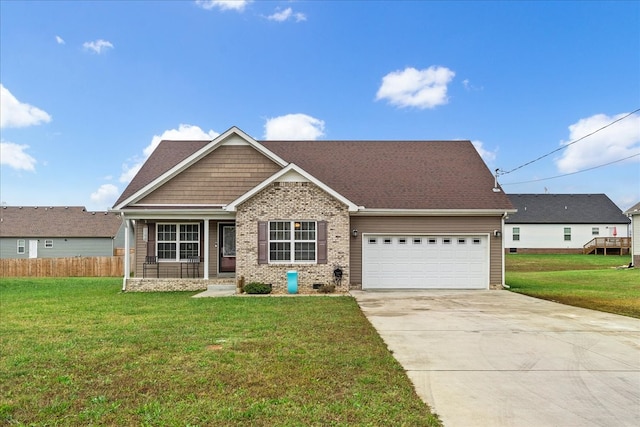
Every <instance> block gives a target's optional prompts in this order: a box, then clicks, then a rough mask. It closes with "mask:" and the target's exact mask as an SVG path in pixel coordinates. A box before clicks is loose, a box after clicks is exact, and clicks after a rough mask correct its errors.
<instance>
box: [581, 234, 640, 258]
mask: <svg viewBox="0 0 640 427" xmlns="http://www.w3.org/2000/svg"><path fill="white" fill-rule="evenodd" d="M630 248H631V237H596V238H594V239H591V241H589V242H588V243H587V244H585V245H584V246H583V247H582V253H584V254H590V253H593V252H595V253H596V254H597V253H598V250H600V249H601V250H602V251H603V253H604V254H605V255H606V254H607V250H608V249H609V250H613V252H615V253H618V254H622V253H623V249H630Z"/></svg>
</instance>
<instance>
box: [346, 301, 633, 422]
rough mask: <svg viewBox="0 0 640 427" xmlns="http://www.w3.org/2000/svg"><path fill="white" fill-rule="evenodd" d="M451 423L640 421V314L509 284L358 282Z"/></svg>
mask: <svg viewBox="0 0 640 427" xmlns="http://www.w3.org/2000/svg"><path fill="white" fill-rule="evenodd" d="M351 293H352V295H353V296H354V297H355V298H356V299H357V301H358V304H359V305H360V307H361V309H362V310H363V312H364V314H365V315H366V316H367V318H368V319H369V321H370V322H371V323H372V324H373V326H374V327H375V328H376V329H377V330H378V332H379V333H380V335H381V336H382V338H383V339H384V341H385V342H386V343H387V345H388V347H389V349H390V350H391V351H392V352H393V354H394V356H395V357H396V359H397V360H398V361H399V362H400V364H401V365H402V366H403V367H404V369H405V370H406V371H407V374H408V376H409V378H410V379H411V381H413V383H414V385H415V388H416V391H417V393H418V395H419V396H420V397H421V398H422V399H423V400H424V401H425V402H426V403H428V404H429V406H431V408H432V410H433V411H434V412H435V413H437V414H438V415H439V416H440V418H441V419H442V421H443V423H444V425H445V426H446V427H458V426H460V427H467V426H517V427H527V426H535V427H540V426H562V427H570V426H576V427H577V426H580V427H585V426H607V427H610V426H616V427H621V426H638V425H640V320H639V319H633V318H628V317H624V316H617V315H613V314H607V313H601V312H598V311H593V310H586V309H580V308H575V307H570V306H565V305H562V304H556V303H553V302H549V301H543V300H538V299H535V298H530V297H526V296H523V295H518V294H515V293H512V292H509V291H388V292H384V291H352V292H351Z"/></svg>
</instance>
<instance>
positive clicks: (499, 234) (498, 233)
mask: <svg viewBox="0 0 640 427" xmlns="http://www.w3.org/2000/svg"><path fill="white" fill-rule="evenodd" d="M493 236H494V237H502V231H500V230H493Z"/></svg>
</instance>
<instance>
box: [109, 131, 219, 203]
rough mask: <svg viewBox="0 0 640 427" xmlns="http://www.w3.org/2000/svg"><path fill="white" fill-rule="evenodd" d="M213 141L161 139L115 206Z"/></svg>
mask: <svg viewBox="0 0 640 427" xmlns="http://www.w3.org/2000/svg"><path fill="white" fill-rule="evenodd" d="M209 142H211V141H161V142H160V144H158V146H157V147H156V149H155V150H153V153H151V155H150V156H149V158H148V159H147V161H146V162H144V164H143V165H142V167H141V168H140V170H139V171H138V173H137V174H136V176H134V177H133V179H132V180H131V182H130V183H129V185H128V186H127V188H125V190H124V191H123V192H122V194H121V195H120V197H119V198H118V200H117V201H116V203H115V204H114V206H117V205H119V204H120V203H122V202H123V201H125V200H127V199H128V198H129V197H131V196H132V195H133V194H135V193H136V192H137V191H139V190H141V189H142V188H144V187H145V186H146V185H148V184H150V183H151V182H153V180H155V179H156V178H158V177H159V176H160V175H162V174H163V173H165V172H167V171H168V170H169V169H171V168H172V167H174V166H176V165H177V164H178V163H180V162H181V161H183V160H184V159H186V158H187V157H189V156H190V155H192V154H194V153H195V152H196V151H198V150H199V149H201V148H202V147H204V146H205V145H207V144H208V143H209Z"/></svg>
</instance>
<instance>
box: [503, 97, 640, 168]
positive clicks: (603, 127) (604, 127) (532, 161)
mask: <svg viewBox="0 0 640 427" xmlns="http://www.w3.org/2000/svg"><path fill="white" fill-rule="evenodd" d="M638 111H640V108H637V109H636V110H634V111H632V112H630V113H629V114H627V115H625V116H623V117H620V118H619V119H616V120H614V121H612V122H611V123H609V124H606V125H604V126H602V127H601V128H599V129H596V130H594V131H593V132H591V133H588V134H586V135H584V136H581V137H580V138H578V139H576V140H575V141H571V142H570V143H568V144H565V145H563V146H562V147H559V148H557V149H555V150H553V151H551V152H549V153H547V154H545V155H543V156H540V157H538V158H537V159H533V160H531V161H530V162H527V163H524V164H522V165H520V166H518V167H516V168H513V169H511V170H509V171H502V170H499V169H498V170H497V171H496V172H497V174H498V175H506V174H509V173H511V172H515V171H517V170H518V169H522V168H523V167H525V166H528V165H530V164H531V163H535V162H537V161H538V160H542V159H544V158H545V157H549V156H550V155H552V154H553V153H557V152H558V151H560V150H564V149H565V148H567V147H568V146H570V145H573V144H575V143H576V142H580V141H582V140H583V139H585V138H588V137H590V136H591V135H594V134H596V133H598V132H600V131H601V130H603V129H606V128H608V127H609V126H611V125H613V124H615V123H618V122H619V121H621V120H624V119H626V118H627V117H629V116H631V115H633V114H635V113H637V112H638ZM632 157H633V156H632ZM623 160H624V159H623ZM586 170H588V169H586ZM560 176H564V175H560Z"/></svg>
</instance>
